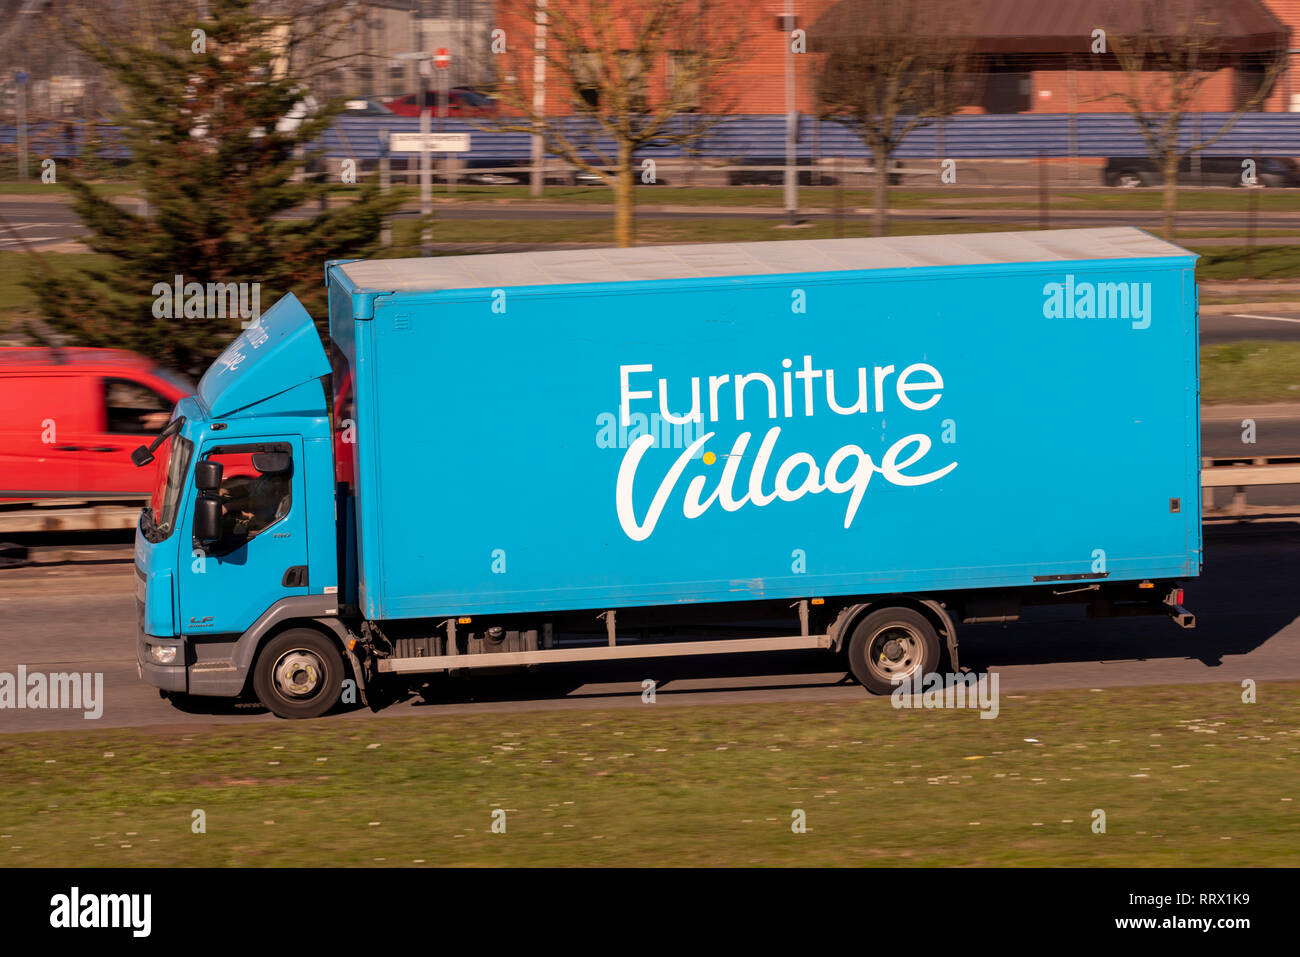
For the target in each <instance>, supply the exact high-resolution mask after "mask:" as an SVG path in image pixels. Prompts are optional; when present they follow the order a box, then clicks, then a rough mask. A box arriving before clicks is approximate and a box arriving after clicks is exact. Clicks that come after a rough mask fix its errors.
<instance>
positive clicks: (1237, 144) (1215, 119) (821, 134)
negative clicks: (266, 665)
mask: <svg viewBox="0 0 1300 957" xmlns="http://www.w3.org/2000/svg"><path fill="white" fill-rule="evenodd" d="M1229 118H1230V114H1227V113H1195V114H1189V115H1188V116H1187V118H1186V119H1185V121H1184V123H1183V124H1182V127H1181V130H1180V134H1181V140H1182V141H1183V142H1184V143H1185V144H1191V143H1198V142H1203V141H1204V140H1206V139H1208V138H1209V137H1211V136H1212V135H1214V134H1215V133H1217V132H1218V130H1219V129H1220V128H1221V127H1222V125H1223V124H1224V122H1225V121H1226V120H1228V119H1229ZM574 122H575V124H576V123H577V121H574ZM682 122H690V120H689V119H686V118H683V120H682ZM442 129H443V131H444V132H449V133H469V134H471V137H472V143H473V149H472V151H471V152H470V153H469V154H467V158H468V159H469V160H471V161H472V162H473V163H474V164H475V165H479V166H482V165H491V164H494V163H515V162H520V161H525V160H527V159H528V158H529V151H530V140H531V138H530V136H529V135H528V134H526V133H497V132H486V131H484V130H482V129H478V128H476V127H474V126H472V125H470V124H468V123H465V122H461V121H454V120H448V121H447V122H446V124H445V125H444V126H443V128H442ZM418 131H419V120H418V119H416V118H413V117H412V118H406V117H384V116H349V117H341V118H340V119H339V120H338V121H337V122H336V123H335V125H334V126H333V127H332V128H331V129H330V130H329V132H327V133H326V134H325V135H324V136H323V137H322V138H321V141H320V142H319V143H318V144H316V145H317V147H319V148H322V149H323V150H324V152H325V155H327V156H331V157H352V158H355V159H358V160H375V159H378V158H379V157H381V156H383V155H384V152H385V134H386V133H388V132H394V133H396V132H402V133H414V132H418ZM28 135H29V142H30V149H31V152H32V153H34V154H36V155H38V156H49V157H53V158H55V159H68V158H70V157H73V156H77V155H80V153H81V152H82V151H83V150H84V149H87V148H89V147H91V145H92V144H94V146H95V147H97V148H96V152H97V153H98V154H99V155H100V156H103V157H104V158H106V159H124V158H125V157H126V155H127V153H126V149H125V147H124V145H122V143H121V137H120V134H119V132H118V130H117V129H116V128H114V127H95V128H90V127H84V126H78V127H64V126H58V125H52V124H46V125H39V126H34V127H33V128H32V129H31V130H30V131H29V134H28ZM16 141H17V131H16V130H15V128H14V127H13V126H0V149H12V148H13V147H14V145H15V143H16ZM798 148H799V156H800V158H801V159H804V160H810V159H814V158H817V157H835V156H842V157H845V158H848V159H854V158H859V159H860V158H866V157H869V156H870V155H871V151H870V150H869V149H868V148H867V147H866V146H865V145H864V144H863V143H862V141H861V140H860V139H858V137H857V136H856V135H855V134H854V133H853V132H852V131H851V130H850V129H848V128H847V127H845V126H843V125H841V124H838V123H832V122H819V121H817V120H816V119H814V118H812V117H808V116H804V117H801V118H800V121H799V142H798ZM691 152H693V153H695V154H697V155H700V156H704V157H709V158H711V159H723V160H731V161H734V162H737V163H744V162H746V161H757V160H774V159H778V158H782V157H784V155H785V118H784V116H781V115H770V116H733V117H727V118H726V119H724V120H723V121H722V122H721V123H719V124H718V125H716V126H714V127H713V128H712V129H710V130H709V132H708V133H707V134H706V135H705V136H704V137H703V139H701V140H700V141H699V142H697V144H696V145H695V146H694V147H692V149H691ZM684 153H685V148H684V147H681V146H663V147H657V148H649V149H646V150H644V151H643V154H642V155H645V156H656V157H664V158H672V157H680V156H682V155H683V154H684ZM1146 153H1147V148H1146V143H1145V142H1144V140H1143V139H1142V136H1141V135H1140V133H1139V132H1138V129H1137V125H1136V123H1134V121H1133V119H1132V117H1130V116H1128V115H1127V114H1121V113H1081V114H1077V115H1069V114H1063V113H1041V114H1039V113H1034V114H1014V115H979V116H957V117H953V118H952V119H950V120H948V121H946V122H944V123H941V124H934V125H930V126H925V127H922V128H920V129H917V130H915V131H913V132H912V133H911V134H910V135H909V136H908V137H907V139H906V140H905V141H904V142H903V144H902V147H901V148H900V150H899V151H898V154H897V155H898V157H899V158H900V159H934V158H943V157H954V158H966V159H996V158H1014V157H1032V156H1038V155H1045V156H1050V157H1068V156H1098V157H1106V156H1145V155H1146ZM1204 153H1205V155H1211V156H1235V155H1242V156H1249V155H1256V156H1300V113H1297V114H1292V113H1248V114H1245V115H1243V116H1241V117H1240V118H1239V119H1238V120H1237V122H1236V123H1235V125H1234V126H1233V127H1232V128H1231V130H1230V131H1229V132H1228V133H1227V134H1226V135H1225V136H1223V137H1222V138H1221V139H1219V140H1218V141H1217V142H1215V143H1214V144H1213V145H1212V146H1209V147H1208V148H1206V150H1205V151H1204Z"/></svg>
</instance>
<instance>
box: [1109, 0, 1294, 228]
mask: <svg viewBox="0 0 1300 957" xmlns="http://www.w3.org/2000/svg"><path fill="white" fill-rule="evenodd" d="M1115 16H1116V19H1117V20H1123V19H1132V18H1136V19H1135V22H1136V24H1137V25H1136V26H1135V27H1133V28H1131V29H1127V30H1107V31H1106V33H1105V37H1104V40H1105V43H1106V44H1107V45H1108V46H1109V48H1110V52H1111V53H1112V54H1113V55H1114V57H1115V59H1116V61H1118V63H1119V66H1120V68H1121V69H1122V70H1123V71H1124V77H1125V83H1124V88H1123V89H1121V90H1118V91H1116V92H1115V93H1112V94H1110V96H1114V97H1116V98H1118V99H1119V100H1120V101H1122V102H1123V104H1124V106H1125V107H1126V108H1127V110H1128V112H1129V114H1130V115H1131V116H1132V117H1133V119H1134V121H1135V122H1136V123H1137V127H1138V131H1139V132H1140V133H1141V134H1142V138H1143V140H1145V141H1146V145H1147V150H1148V152H1149V153H1150V155H1151V157H1152V159H1154V160H1156V161H1157V163H1158V164H1159V166H1160V171H1161V175H1162V176H1163V177H1164V202H1163V206H1164V223H1163V230H1162V233H1163V235H1164V238H1165V239H1167V240H1170V241H1172V240H1173V239H1174V235H1175V231H1176V226H1177V214H1178V168H1179V164H1180V163H1181V162H1182V161H1183V159H1185V158H1187V157H1190V156H1192V155H1193V154H1195V153H1198V152H1200V151H1201V150H1203V149H1205V148H1206V147H1208V146H1211V145H1213V144H1214V143H1216V142H1218V141H1219V140H1220V139H1222V138H1223V136H1224V135H1225V134H1226V133H1227V132H1228V131H1229V130H1231V129H1232V127H1233V126H1235V125H1236V123H1237V120H1238V119H1239V118H1240V117H1241V114H1242V113H1245V112H1247V111H1249V110H1254V109H1256V108H1258V107H1259V105H1260V104H1261V103H1263V102H1264V100H1265V99H1267V98H1268V95H1269V93H1271V92H1272V90H1273V87H1274V86H1275V85H1276V83H1277V78H1278V76H1279V75H1280V74H1281V72H1282V70H1283V68H1284V67H1285V62H1286V61H1285V59H1284V58H1283V57H1281V56H1277V57H1272V58H1263V59H1258V60H1257V65H1258V66H1259V67H1260V70H1259V71H1258V76H1257V80H1258V82H1257V84H1256V85H1255V89H1254V91H1253V92H1251V93H1250V94H1249V95H1246V96H1243V97H1241V98H1240V99H1239V100H1238V102H1237V105H1236V109H1235V110H1233V112H1232V113H1231V114H1230V115H1229V116H1228V118H1227V119H1226V120H1224V121H1223V123H1222V124H1221V125H1220V126H1219V127H1218V129H1216V130H1213V131H1212V132H1211V133H1210V135H1209V136H1206V137H1193V136H1192V133H1193V131H1192V130H1191V129H1190V128H1189V127H1188V126H1187V125H1186V124H1185V123H1184V120H1185V119H1186V118H1187V114H1188V113H1189V112H1190V111H1191V109H1192V106H1193V105H1194V104H1195V103H1196V102H1197V97H1198V95H1199V93H1200V91H1201V88H1202V87H1203V86H1204V85H1205V83H1206V81H1207V80H1209V79H1210V77H1212V76H1213V75H1214V74H1215V72H1217V71H1218V70H1221V69H1223V68H1224V67H1227V66H1233V65H1234V64H1235V63H1236V62H1238V61H1235V60H1234V59H1231V58H1230V56H1229V54H1228V53H1226V52H1225V50H1224V36H1225V32H1224V29H1223V24H1222V22H1221V21H1220V20H1219V14H1218V7H1217V5H1216V4H1213V3H1210V2H1208V0H1141V2H1140V5H1139V8H1138V10H1136V11H1135V10H1134V9H1133V5H1132V3H1131V0H1130V2H1129V3H1126V4H1125V6H1124V7H1123V8H1117V10H1116V14H1115ZM1198 129H1199V128H1198Z"/></svg>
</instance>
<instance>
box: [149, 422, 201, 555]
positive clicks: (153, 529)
mask: <svg viewBox="0 0 1300 957" xmlns="http://www.w3.org/2000/svg"><path fill="white" fill-rule="evenodd" d="M193 452H194V443H193V442H191V441H190V440H189V439H187V438H185V437H184V436H180V435H169V436H168V437H167V438H166V439H164V440H163V444H162V446H161V447H159V449H158V453H157V456H156V459H155V460H156V461H157V463H158V471H157V473H156V475H155V478H154V488H153V497H152V498H151V499H150V501H149V513H148V516H147V517H148V519H149V520H148V522H147V523H146V527H145V532H146V535H147V537H148V538H149V540H150V541H154V542H161V541H162V540H163V539H165V538H166V537H167V536H168V535H170V534H171V533H172V529H173V528H174V527H175V525H176V511H177V509H178V508H179V507H180V500H181V489H182V487H183V485H184V482H185V473H186V471H187V469H188V468H189V465H190V456H191V455H192V454H193Z"/></svg>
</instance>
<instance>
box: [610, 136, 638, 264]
mask: <svg viewBox="0 0 1300 957" xmlns="http://www.w3.org/2000/svg"><path fill="white" fill-rule="evenodd" d="M635 187H636V180H635V173H634V172H633V170H632V150H631V149H630V148H629V147H627V146H619V148H618V169H616V170H615V171H614V242H615V244H616V245H619V246H635V245H636V196H635V194H634V192H633V191H634V189H635Z"/></svg>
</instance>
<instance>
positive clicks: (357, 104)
mask: <svg viewBox="0 0 1300 957" xmlns="http://www.w3.org/2000/svg"><path fill="white" fill-rule="evenodd" d="M341 115H343V116H396V115H397V114H395V113H394V112H393V111H392V110H390V109H389V108H388V107H387V106H385V105H384V103H383V101H381V100H378V99H375V98H374V97H372V96H366V97H359V98H358V99H355V100H348V101H347V102H346V103H344V104H343V113H342V114H341Z"/></svg>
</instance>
